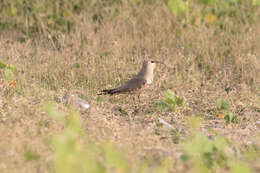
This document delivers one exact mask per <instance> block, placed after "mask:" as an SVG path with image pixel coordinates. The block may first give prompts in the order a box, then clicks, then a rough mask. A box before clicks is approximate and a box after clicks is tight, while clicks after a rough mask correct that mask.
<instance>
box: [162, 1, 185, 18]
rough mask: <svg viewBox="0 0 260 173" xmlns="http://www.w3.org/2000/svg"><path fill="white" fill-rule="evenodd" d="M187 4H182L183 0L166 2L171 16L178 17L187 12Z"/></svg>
mask: <svg viewBox="0 0 260 173" xmlns="http://www.w3.org/2000/svg"><path fill="white" fill-rule="evenodd" d="M187 2H188V1H187ZM187 2H186V3H185V2H183V0H168V3H167V5H168V8H169V9H170V11H171V12H172V13H173V14H175V15H179V14H182V13H184V12H186V11H187V10H188V3H187Z"/></svg>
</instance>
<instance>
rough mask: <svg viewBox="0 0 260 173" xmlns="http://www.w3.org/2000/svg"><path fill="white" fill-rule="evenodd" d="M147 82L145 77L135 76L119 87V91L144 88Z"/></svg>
mask: <svg viewBox="0 0 260 173" xmlns="http://www.w3.org/2000/svg"><path fill="white" fill-rule="evenodd" d="M145 84H146V80H145V79H143V78H133V79H130V80H129V81H127V82H126V83H125V84H124V85H123V86H121V87H119V88H117V92H131V91H135V90H137V89H140V88H142V87H143V86H144V85H145Z"/></svg>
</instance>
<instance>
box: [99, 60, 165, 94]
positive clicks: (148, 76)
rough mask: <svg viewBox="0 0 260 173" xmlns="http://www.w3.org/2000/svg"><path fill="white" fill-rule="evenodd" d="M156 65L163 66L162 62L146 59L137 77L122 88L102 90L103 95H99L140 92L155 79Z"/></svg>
mask: <svg viewBox="0 0 260 173" xmlns="http://www.w3.org/2000/svg"><path fill="white" fill-rule="evenodd" d="M156 63H161V64H163V63H162V62H160V61H155V60H153V59H149V58H146V59H144V60H143V65H142V68H141V70H140V72H139V73H138V74H137V75H136V76H135V77H133V78H132V79H130V80H128V81H127V82H125V83H124V84H123V85H122V86H119V87H117V88H113V89H105V90H102V91H101V93H99V94H98V95H114V94H121V93H132V92H136V91H140V89H142V88H143V87H144V86H146V85H150V84H152V82H153V77H154V73H153V72H154V69H155V66H156ZM139 96H140V94H139ZM139 96H138V98H139Z"/></svg>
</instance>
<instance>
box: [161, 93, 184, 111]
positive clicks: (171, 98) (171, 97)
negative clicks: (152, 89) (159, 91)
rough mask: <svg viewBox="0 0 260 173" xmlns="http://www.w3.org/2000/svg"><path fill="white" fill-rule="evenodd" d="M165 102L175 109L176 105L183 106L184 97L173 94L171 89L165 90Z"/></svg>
mask: <svg viewBox="0 0 260 173" xmlns="http://www.w3.org/2000/svg"><path fill="white" fill-rule="evenodd" d="M165 97H166V102H167V103H168V104H169V105H170V106H171V108H172V109H173V110H176V109H177V108H178V107H181V106H184V104H185V99H184V98H182V97H179V96H177V95H175V93H174V92H173V91H172V90H169V89H168V90H167V91H166V93H165Z"/></svg>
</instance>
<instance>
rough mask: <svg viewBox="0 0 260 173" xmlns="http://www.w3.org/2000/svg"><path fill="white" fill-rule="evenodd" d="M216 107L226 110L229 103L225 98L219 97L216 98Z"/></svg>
mask: <svg viewBox="0 0 260 173" xmlns="http://www.w3.org/2000/svg"><path fill="white" fill-rule="evenodd" d="M217 109H218V110H226V111H227V110H228V109H229V104H228V102H227V101H226V100H224V99H222V98H219V99H218V100H217Z"/></svg>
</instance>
